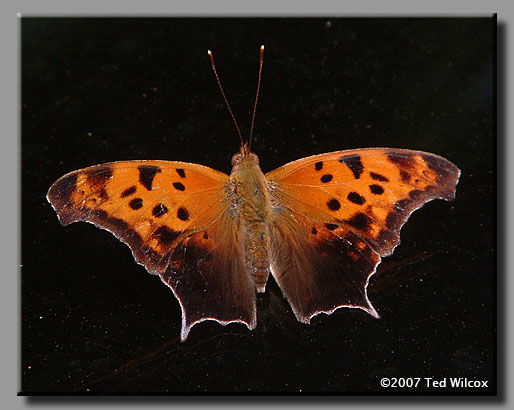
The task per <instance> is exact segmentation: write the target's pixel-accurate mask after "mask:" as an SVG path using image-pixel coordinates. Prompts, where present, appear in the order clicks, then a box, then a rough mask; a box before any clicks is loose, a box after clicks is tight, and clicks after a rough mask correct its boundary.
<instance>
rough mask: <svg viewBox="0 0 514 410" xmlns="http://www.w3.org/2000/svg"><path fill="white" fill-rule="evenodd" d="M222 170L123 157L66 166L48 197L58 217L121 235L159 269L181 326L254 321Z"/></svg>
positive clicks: (145, 262) (184, 332)
mask: <svg viewBox="0 0 514 410" xmlns="http://www.w3.org/2000/svg"><path fill="white" fill-rule="evenodd" d="M228 190H229V179H228V176H227V175H225V174H223V173H221V172H218V171H215V170H213V169H210V168H207V167H204V166H201V165H196V164H189V163H184V162H173V161H123V162H113V163H108V164H102V165H97V166H93V167H90V168H85V169H81V170H78V171H74V172H71V173H69V174H67V175H65V176H63V177H62V178H60V179H59V180H57V181H56V182H55V183H54V184H53V185H52V187H51V188H50V190H49V191H48V195H47V199H48V201H49V202H50V204H51V205H52V206H53V208H54V209H55V211H56V212H57V214H58V216H59V220H60V222H61V223H62V224H63V225H68V224H70V223H72V222H77V221H86V222H90V223H93V224H95V225H96V226H98V227H100V228H103V229H106V230H108V231H110V232H112V233H113V234H114V235H115V236H116V237H117V238H118V239H119V240H121V241H122V242H124V243H126V244H127V245H128V246H129V247H130V249H131V251H132V254H133V256H134V259H135V260H136V262H137V263H139V264H141V265H143V266H145V267H146V269H147V270H148V271H149V272H150V273H153V274H158V275H160V277H161V279H162V280H163V282H164V283H166V284H167V285H168V286H169V287H170V288H171V289H172V290H173V292H174V294H175V296H176V297H177V299H178V300H179V302H180V305H181V308H182V333H181V338H182V340H185V339H186V338H187V335H188V333H189V330H190V328H191V327H192V326H193V325H194V324H195V323H198V322H200V321H202V320H208V319H210V320H217V321H219V322H220V323H223V324H226V323H229V322H242V323H245V324H246V325H247V326H248V327H249V328H254V327H255V323H256V318H255V315H256V311H255V289H254V285H253V283H252V282H251V277H250V275H249V274H248V273H247V272H246V268H245V266H244V263H242V256H241V250H240V246H239V243H238V242H237V241H238V238H237V233H236V231H235V224H234V218H235V216H234V215H233V213H232V211H231V208H230V199H229V192H228Z"/></svg>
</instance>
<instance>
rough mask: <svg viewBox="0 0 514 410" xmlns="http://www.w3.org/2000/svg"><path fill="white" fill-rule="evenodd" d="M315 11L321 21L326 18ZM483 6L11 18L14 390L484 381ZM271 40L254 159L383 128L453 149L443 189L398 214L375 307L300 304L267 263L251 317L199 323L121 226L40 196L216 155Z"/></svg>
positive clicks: (287, 155)
mask: <svg viewBox="0 0 514 410" xmlns="http://www.w3.org/2000/svg"><path fill="white" fill-rule="evenodd" d="M329 22H330V23H329ZM494 30H495V21H494V20H492V19H491V20H487V19H439V20H433V19H428V20H423V19H409V20H407V19H389V20H384V19H330V18H324V19H286V20H284V19H178V20H177V19H158V20H155V19H106V20H104V19H33V18H24V19H22V43H21V45H22V103H23V106H22V207H23V209H22V234H23V239H22V262H21V263H22V264H23V268H22V313H23V322H22V392H23V393H27V394H33V393H48V392H62V393H71V392H86V391H93V392H116V393H123V392H156V393H161V392H164V393H170V394H176V393H205V392H210V393H216V392H225V393H231V392H251V393H257V392H322V393H338V392H341V393H346V392H353V393H373V392H379V393H380V392H382V393H396V394H398V393H401V392H410V393H421V392H426V391H427V389H426V388H425V387H424V386H425V384H424V381H422V382H421V386H420V387H419V388H417V389H391V388H390V389H383V388H381V387H380V379H381V378H382V377H422V378H423V377H434V378H437V379H441V378H444V377H467V378H468V379H474V380H488V381H489V386H490V388H489V389H468V390H465V389H464V390H462V389H460V390H459V389H450V388H448V389H432V391H433V392H435V393H440V394H462V393H468V394H491V393H494V392H495V388H496V376H495V371H496V367H495V357H496V301H495V281H496V269H495V262H494V261H495V257H496V256H495V252H496V249H495V219H494V218H495V216H494V209H495V187H494V178H495V176H494V168H495V158H494V155H495V144H496V136H495V131H494V112H493V73H494V65H493V56H494V53H493V50H494V47H495V45H494ZM261 44H265V45H266V55H265V64H264V74H263V85H262V90H261V99H260V105H259V108H258V114H257V120H256V134H255V141H254V145H253V150H254V151H255V152H256V153H257V154H258V155H259V157H260V160H261V166H262V169H263V171H264V172H267V171H269V170H271V169H274V168H276V167H278V166H280V165H282V164H284V163H286V162H289V161H292V160H295V159H298V158H302V157H304V156H307V155H312V154H317V153H322V152H329V151H334V150H339V149H348V148H361V147H374V146H390V147H401V148H410V149H419V150H424V151H429V152H433V153H436V154H439V155H441V156H444V157H446V158H448V159H449V160H451V161H452V162H454V163H455V164H456V165H457V166H459V168H461V170H462V176H461V180H460V183H459V185H458V187H457V199H456V200H455V201H454V202H452V203H448V202H444V201H434V202H431V203H429V204H427V205H426V206H425V207H424V208H423V209H422V210H419V211H418V212H416V213H415V214H414V215H412V217H411V218H410V220H409V222H408V223H407V224H406V226H405V227H404V228H403V230H402V244H401V245H400V246H399V247H398V248H397V249H396V251H395V253H394V255H393V256H391V257H389V258H385V259H384V260H383V261H382V264H381V265H380V266H379V268H378V272H377V274H376V275H375V276H374V277H373V278H372V280H371V283H370V287H369V296H370V299H371V301H372V302H373V304H374V306H375V308H376V309H377V310H378V312H379V313H380V315H381V317H382V319H381V320H375V319H373V318H372V317H371V316H369V315H367V314H366V313H365V312H363V311H361V310H351V309H339V310H338V311H336V312H335V313H334V314H333V315H331V316H327V315H320V316H317V317H315V318H314V319H313V321H312V324H311V325H310V326H309V325H303V324H300V323H298V322H297V321H296V319H295V317H294V315H293V313H292V311H291V309H290V308H289V306H288V305H287V303H286V301H285V300H284V299H283V298H282V295H281V293H280V291H279V289H278V287H277V286H276V284H275V283H274V282H273V280H272V279H271V278H270V282H269V284H268V290H267V292H266V294H264V295H259V296H258V327H257V329H256V330H254V331H248V330H247V328H246V327H245V326H243V325H238V324H232V325H229V326H227V327H221V326H219V325H218V324H216V323H214V322H205V323H202V324H200V325H197V326H195V327H194V328H193V329H192V331H191V334H190V336H189V339H188V340H187V342H186V343H180V342H179V341H178V336H179V332H180V320H181V319H180V307H179V304H178V302H177V301H176V300H175V298H174V297H173V294H172V292H171V291H170V290H169V289H168V288H167V287H166V286H164V285H162V284H161V282H160V280H159V278H158V277H156V276H151V275H149V274H148V273H147V272H146V271H145V270H144V268H142V267H141V266H139V265H136V264H135V263H134V261H133V260H132V257H131V254H130V251H129V249H128V247H127V246H126V245H124V244H122V243H120V242H118V241H117V240H116V238H114V236H112V235H111V234H110V233H108V232H105V231H102V230H99V229H96V228H95V227H94V226H92V225H89V224H73V225H71V226H69V227H66V228H63V227H61V226H60V225H59V223H58V221H57V217H56V215H55V213H54V211H53V210H52V208H51V206H50V205H49V204H48V203H47V201H46V199H45V195H46V192H47V190H48V188H49V187H50V185H51V184H52V183H53V182H54V181H55V180H56V179H57V178H59V177H60V176H62V175H64V174H65V173H67V172H69V171H72V170H76V169H79V168H83V167H86V166H89V165H94V164H99V163H102V162H107V161H115V160H128V159H169V160H181V161H188V162H194V163H201V164H204V165H207V166H210V167H213V168H215V169H218V170H220V171H224V172H227V173H228V172H230V158H231V156H232V154H234V153H235V152H236V151H237V150H238V144H239V142H238V138H237V135H236V134H235V131H234V127H233V124H232V122H231V120H230V117H229V115H228V113H227V110H226V108H225V107H224V103H223V100H222V98H221V96H220V94H219V91H218V88H217V85H216V82H215V79H214V76H213V74H212V71H211V68H210V65H209V61H208V58H207V54H206V50H207V49H211V50H213V52H214V56H215V58H216V63H217V68H218V72H219V73H220V76H221V78H222V81H223V84H224V87H225V91H226V93H227V94H228V97H229V99H230V101H231V103H232V107H233V109H234V112H235V114H236V116H237V118H238V119H239V122H240V126H241V128H242V131H243V133H244V134H245V135H247V134H248V129H249V124H250V113H251V109H252V104H253V97H254V93H255V86H256V79H257V69H258V50H259V46H260V45H261Z"/></svg>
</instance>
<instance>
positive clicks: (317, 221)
mask: <svg viewBox="0 0 514 410" xmlns="http://www.w3.org/2000/svg"><path fill="white" fill-rule="evenodd" d="M459 175H460V171H459V169H458V168H457V167H456V166H455V165H453V164H452V163H451V162H449V161H447V160H446V159H444V158H442V157H439V156H437V155H433V154H428V153H425V152H420V151H410V150H400V149H386V148H371V149H361V150H350V151H339V152H332V153H328V154H321V155H316V156H312V157H308V158H303V159H300V160H298V161H294V162H291V163H289V164H286V165H284V166H283V167H281V168H278V169H276V170H274V171H272V172H270V173H268V174H267V175H266V177H267V178H268V180H269V186H270V193H271V196H272V198H273V203H275V204H276V206H275V208H274V211H273V215H272V228H271V243H272V261H271V265H272V273H273V276H274V277H275V279H276V280H277V282H278V284H279V286H280V287H281V288H282V290H283V292H284V294H285V295H286V297H287V299H288V301H289V303H290V304H291V306H292V308H293V310H294V312H295V314H296V316H297V317H298V319H299V320H301V321H304V322H308V321H309V320H310V317H312V316H313V315H315V314H317V313H319V312H326V313H331V312H332V311H334V310H335V309H336V308H338V307H341V306H350V307H359V308H362V309H364V310H366V311H368V313H370V314H371V315H373V316H378V315H377V314H376V311H375V310H374V308H373V307H372V306H371V304H370V302H369V300H368V297H367V294H366V287H367V283H368V281H369V277H370V276H371V275H372V274H373V273H374V272H375V269H376V266H377V265H378V264H379V262H380V260H381V256H386V255H389V254H391V253H392V252H393V250H394V248H395V247H396V246H397V245H398V244H399V243H400V228H401V227H402V225H403V224H404V223H405V222H406V221H407V219H408V217H409V215H410V214H411V213H412V212H413V211H414V210H416V209H418V208H419V207H421V206H422V205H423V204H425V203H426V202H428V201H430V200H432V199H435V198H442V199H446V200H452V199H453V198H454V195H455V186H456V184H457V182H458V178H459Z"/></svg>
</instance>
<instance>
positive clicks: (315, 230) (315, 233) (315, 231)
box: [311, 226, 318, 235]
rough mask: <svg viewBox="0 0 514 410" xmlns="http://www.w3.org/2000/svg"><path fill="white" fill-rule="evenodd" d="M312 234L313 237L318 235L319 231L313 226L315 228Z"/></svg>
mask: <svg viewBox="0 0 514 410" xmlns="http://www.w3.org/2000/svg"><path fill="white" fill-rule="evenodd" d="M311 233H312V234H313V235H317V233H318V230H317V229H316V228H315V227H314V226H313V227H312V229H311Z"/></svg>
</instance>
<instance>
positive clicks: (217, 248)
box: [47, 47, 460, 341]
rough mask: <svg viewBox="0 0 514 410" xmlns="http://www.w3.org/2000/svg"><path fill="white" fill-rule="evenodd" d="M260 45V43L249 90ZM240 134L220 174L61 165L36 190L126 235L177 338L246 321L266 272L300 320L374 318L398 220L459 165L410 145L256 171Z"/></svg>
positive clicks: (77, 215) (454, 175) (158, 166)
mask: <svg viewBox="0 0 514 410" xmlns="http://www.w3.org/2000/svg"><path fill="white" fill-rule="evenodd" d="M263 51H264V47H261V54H260V68H259V82H258V87H257V96H256V99H255V105H254V111H253V117H252V126H251V130H252V131H253V123H254V119H255V112H256V106H257V100H258V95H259V89H260V80H261V72H262V62H263ZM209 56H210V58H211V64H212V68H213V70H214V73H215V76H216V79H217V81H218V85H219V87H220V90H221V93H222V95H223V98H224V99H225V101H226V103H227V107H228V109H229V111H230V114H231V115H232V119H233V121H234V123H235V124H236V128H237V130H238V132H239V136H240V138H241V146H240V151H239V153H237V154H235V155H234V156H233V158H232V167H233V168H232V172H231V173H230V176H229V175H226V174H223V173H221V172H218V171H216V170H214V169H211V168H208V167H205V166H202V165H197V164H190V163H186V162H177V161H120V162H112V163H108V164H102V165H96V166H93V167H89V168H84V169H81V170H78V171H74V172H71V173H69V174H67V175H65V176H63V177H62V178H60V179H59V180H57V181H56V182H55V183H54V184H53V185H52V187H51V188H50V190H49V191H48V195H47V199H48V201H49V202H50V204H51V205H52V206H53V208H54V209H55V211H56V212H57V214H58V216H59V220H60V222H61V224H63V225H68V224H70V223H72V222H77V221H86V222H91V223H93V224H95V225H97V226H99V227H101V228H104V229H107V230H109V231H111V232H112V233H113V234H114V235H115V236H116V237H117V238H118V239H120V240H121V241H122V242H125V243H126V244H127V245H128V246H129V247H130V249H131V250H132V254H133V255H134V258H135V260H136V262H137V263H139V264H141V265H143V266H145V267H146V269H147V270H148V271H149V272H150V273H153V274H157V275H159V276H160V278H161V280H162V281H163V282H164V283H165V284H166V285H168V286H169V287H170V288H171V290H172V291H173V293H174V295H175V297H176V298H177V299H178V301H179V303H180V306H181V309H182V331H181V340H182V341H184V340H185V339H186V338H187V336H188V334H189V331H190V330H191V327H192V326H194V325H195V324H196V323H199V322H202V321H204V320H215V321H217V322H219V323H221V324H222V325H226V324H228V323H231V322H240V323H244V324H245V325H246V326H247V327H248V328H249V329H254V328H255V326H256V324H257V317H256V291H257V292H264V291H265V288H266V282H267V280H268V275H269V273H270V272H271V274H272V275H273V277H274V278H275V280H276V281H277V283H278V285H279V286H280V288H281V289H282V292H283V293H284V295H285V297H286V298H287V300H288V302H289V304H290V305H291V308H292V309H293V312H294V314H295V315H296V318H297V319H298V320H299V321H300V322H302V323H309V322H310V319H311V318H312V317H313V316H315V315H317V314H319V313H322V312H323V313H328V314H331V313H332V312H334V311H335V310H336V309H338V308H340V307H350V308H360V309H363V310H365V311H366V312H368V313H369V314H370V315H372V316H374V317H377V318H378V317H379V316H378V313H377V312H376V310H375V309H374V308H373V306H372V305H371V302H370V301H369V299H368V296H367V292H366V288H367V285H368V282H369V278H370V277H371V275H373V273H374V272H375V269H376V267H377V265H378V264H379V262H380V260H381V257H382V256H387V255H390V254H391V253H392V252H393V250H394V248H395V247H396V246H397V245H398V244H399V243H400V237H399V233H400V228H401V227H402V225H403V224H404V223H405V222H406V221H407V219H408V217H409V216H410V214H411V213H412V212H413V211H414V210H416V209H418V208H420V207H421V206H422V205H423V204H425V203H426V202H428V201H430V200H432V199H436V198H442V199H445V200H453V199H454V196H455V187H456V185H457V183H458V179H459V175H460V171H459V169H458V168H457V167H456V166H455V165H453V164H452V163H451V162H449V161H448V160H446V159H444V158H442V157H439V156H437V155H434V154H429V153H426V152H420V151H410V150H405V149H391V148H365V149H358V150H347V151H337V152H331V153H327V154H321V155H314V156H311V157H307V158H302V159H299V160H297V161H293V162H291V163H289V164H286V165H284V166H282V167H280V168H278V169H276V170H274V171H271V172H269V173H267V174H266V175H264V174H263V173H262V171H261V169H260V167H259V159H258V157H257V155H255V154H254V153H253V152H251V150H250V144H251V138H252V132H250V138H249V141H248V142H243V138H242V137H241V133H240V131H239V127H238V126H237V122H236V120H235V117H234V115H233V113H232V110H231V108H230V104H229V103H228V101H227V98H226V96H225V94H224V92H223V89H222V87H221V82H220V80H219V77H218V74H217V73H216V68H215V66H214V59H213V57H212V53H211V52H210V51H209Z"/></svg>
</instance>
